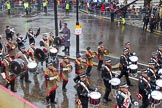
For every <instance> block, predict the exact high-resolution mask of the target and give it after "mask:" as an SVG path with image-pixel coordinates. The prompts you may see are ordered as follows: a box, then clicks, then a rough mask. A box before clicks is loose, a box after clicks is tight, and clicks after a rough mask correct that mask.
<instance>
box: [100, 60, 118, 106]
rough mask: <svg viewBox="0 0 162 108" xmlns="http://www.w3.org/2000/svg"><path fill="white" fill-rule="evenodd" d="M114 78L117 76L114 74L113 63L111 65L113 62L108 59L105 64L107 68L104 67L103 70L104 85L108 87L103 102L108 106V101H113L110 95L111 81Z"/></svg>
mask: <svg viewBox="0 0 162 108" xmlns="http://www.w3.org/2000/svg"><path fill="white" fill-rule="evenodd" d="M113 76H115V75H114V74H113V73H112V63H111V60H110V59H107V60H106V62H105V66H103V69H102V79H103V81H104V85H105V87H106V89H105V94H104V97H103V99H104V100H103V102H104V103H105V104H107V102H108V101H111V99H109V98H108V97H109V94H110V92H111V83H110V81H111V79H112V78H113Z"/></svg>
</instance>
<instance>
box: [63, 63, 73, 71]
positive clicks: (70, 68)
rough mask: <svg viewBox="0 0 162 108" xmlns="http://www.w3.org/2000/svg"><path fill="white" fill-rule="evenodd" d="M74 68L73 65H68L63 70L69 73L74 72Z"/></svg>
mask: <svg viewBox="0 0 162 108" xmlns="http://www.w3.org/2000/svg"><path fill="white" fill-rule="evenodd" d="M72 70H73V67H72V65H71V64H67V65H66V67H65V68H63V71H68V73H70V72H72Z"/></svg>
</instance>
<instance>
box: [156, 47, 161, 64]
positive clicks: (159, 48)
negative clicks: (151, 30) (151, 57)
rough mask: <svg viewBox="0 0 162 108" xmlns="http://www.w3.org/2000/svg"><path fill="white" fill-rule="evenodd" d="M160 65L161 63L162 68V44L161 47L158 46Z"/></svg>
mask: <svg viewBox="0 0 162 108" xmlns="http://www.w3.org/2000/svg"><path fill="white" fill-rule="evenodd" d="M157 51H158V53H159V54H158V63H159V65H160V67H162V44H160V45H159V46H158V50H157Z"/></svg>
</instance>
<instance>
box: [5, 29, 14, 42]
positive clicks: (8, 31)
mask: <svg viewBox="0 0 162 108" xmlns="http://www.w3.org/2000/svg"><path fill="white" fill-rule="evenodd" d="M5 33H6V40H8V39H11V40H13V39H12V38H13V35H14V31H13V30H12V29H11V28H10V26H6V29H5Z"/></svg>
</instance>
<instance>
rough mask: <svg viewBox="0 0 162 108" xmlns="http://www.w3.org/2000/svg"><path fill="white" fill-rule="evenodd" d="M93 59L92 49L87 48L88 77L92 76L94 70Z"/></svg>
mask: <svg viewBox="0 0 162 108" xmlns="http://www.w3.org/2000/svg"><path fill="white" fill-rule="evenodd" d="M93 58H94V55H93V54H92V50H91V48H90V47H87V51H86V64H87V70H86V74H87V75H88V76H90V72H91V70H92V66H93Z"/></svg>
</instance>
